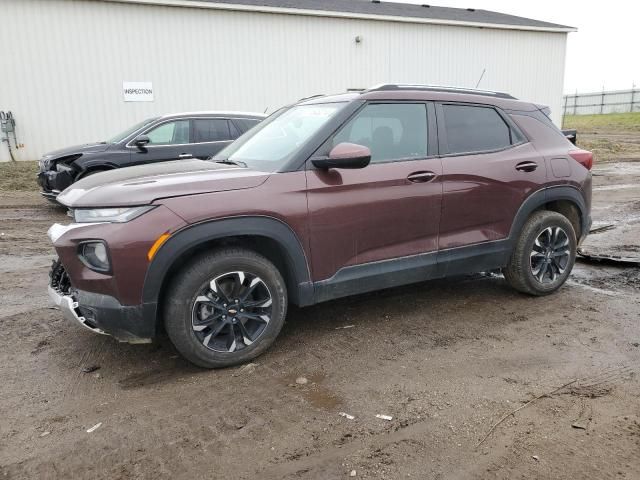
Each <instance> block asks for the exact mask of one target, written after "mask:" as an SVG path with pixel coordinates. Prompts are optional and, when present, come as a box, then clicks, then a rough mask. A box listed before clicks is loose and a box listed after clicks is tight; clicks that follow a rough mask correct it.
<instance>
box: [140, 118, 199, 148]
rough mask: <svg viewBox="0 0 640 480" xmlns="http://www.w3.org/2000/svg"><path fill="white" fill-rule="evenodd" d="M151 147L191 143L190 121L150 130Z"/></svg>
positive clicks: (148, 133)
mask: <svg viewBox="0 0 640 480" xmlns="http://www.w3.org/2000/svg"><path fill="white" fill-rule="evenodd" d="M146 135H147V136H148V137H149V140H150V142H149V145H180V144H184V143H189V120H176V121H175V122H167V123H163V124H162V125H159V126H157V127H156V128H154V129H152V130H149V131H148V132H147V134H146Z"/></svg>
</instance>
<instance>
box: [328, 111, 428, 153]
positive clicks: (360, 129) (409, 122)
mask: <svg viewBox="0 0 640 480" xmlns="http://www.w3.org/2000/svg"><path fill="white" fill-rule="evenodd" d="M343 142H348V143H356V144H358V145H364V146H366V147H369V149H371V161H372V162H384V161H392V160H401V159H411V158H424V157H426V156H427V108H426V105H425V104H423V103H398V104H395V103H393V104H391V103H385V104H371V105H367V106H366V107H364V108H363V109H362V111H360V112H359V113H358V114H357V115H356V117H355V118H353V119H352V120H350V121H349V122H348V123H347V124H346V125H345V126H344V127H343V128H342V129H341V130H340V131H339V132H338V133H337V134H336V135H335V137H334V138H333V146H335V145H337V144H339V143H343Z"/></svg>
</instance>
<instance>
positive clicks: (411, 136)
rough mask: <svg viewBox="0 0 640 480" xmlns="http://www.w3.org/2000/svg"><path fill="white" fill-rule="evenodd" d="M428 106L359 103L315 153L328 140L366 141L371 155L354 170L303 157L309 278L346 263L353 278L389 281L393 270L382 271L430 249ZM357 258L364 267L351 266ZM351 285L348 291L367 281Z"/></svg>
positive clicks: (328, 274) (433, 219)
mask: <svg viewBox="0 0 640 480" xmlns="http://www.w3.org/2000/svg"><path fill="white" fill-rule="evenodd" d="M431 108H432V106H431V105H430V104H427V103H375V104H373V103H370V104H366V105H365V106H364V107H363V108H362V109H361V110H360V111H359V112H358V113H356V114H355V116H354V117H352V118H351V119H350V120H349V121H347V123H346V124H345V125H344V126H343V127H342V128H341V129H340V130H339V131H338V132H337V133H336V134H335V135H334V136H333V138H331V139H329V140H328V141H327V142H326V143H325V145H324V146H323V147H321V149H320V150H319V152H317V153H316V155H318V154H319V155H326V154H328V152H329V151H330V150H331V148H332V147H333V146H335V145H337V144H339V143H342V142H349V143H355V144H360V145H365V146H367V147H369V148H370V149H371V154H372V158H371V163H370V164H369V165H368V166H367V167H365V168H363V169H356V170H347V169H329V170H320V169H316V168H314V167H313V166H312V165H311V163H310V166H309V169H308V171H307V188H308V204H309V216H310V221H309V229H310V246H311V256H312V276H313V279H314V281H316V282H317V281H325V280H327V279H331V278H332V277H334V276H336V273H337V272H341V274H342V275H344V274H345V272H349V271H351V272H352V273H355V275H353V276H354V278H358V277H360V275H361V274H362V275H364V276H366V275H368V274H375V275H376V276H377V277H378V280H380V278H386V279H387V280H386V282H387V283H384V282H383V284H380V283H379V282H378V284H376V285H375V288H381V287H387V286H393V285H394V284H395V282H396V281H400V280H399V277H395V279H394V277H393V275H391V274H390V275H388V276H386V277H385V273H387V272H388V273H391V272H394V271H395V272H397V271H398V269H400V270H402V269H403V268H405V267H406V268H408V269H410V268H412V266H415V265H414V262H419V261H420V260H419V256H421V255H423V254H429V252H435V251H436V250H437V246H438V227H439V223H440V208H441V200H442V184H441V180H440V176H441V162H440V159H439V158H436V157H435V156H432V155H434V154H435V145H432V143H435V140H433V141H431V142H430V141H429V140H428V139H429V138H434V139H435V136H432V137H430V136H429V132H428V130H429V128H432V129H433V128H435V125H434V124H432V122H433V123H435V121H434V120H435V115H434V114H433V112H432V110H431ZM432 119H433V120H432ZM434 133H435V132H434ZM433 257H434V259H435V255H433ZM427 263H428V262H427ZM416 265H417V264H416ZM422 265H423V267H424V265H425V264H424V263H423V264H422ZM362 266H364V270H362V269H361V270H360V271H359V272H354V271H353V268H356V269H357V268H358V267H362ZM367 272H368V273H367ZM424 273H425V271H424V268H422V270H421V274H424ZM346 274H347V276H348V275H349V273H346ZM339 275H340V274H339ZM339 275H338V276H339ZM338 276H336V278H337V277H338ZM407 278H409V277H406V276H405V280H406V279H407ZM362 280H363V282H366V278H363V279H362ZM328 281H329V282H330V281H331V280H328ZM356 282H358V280H356ZM400 283H408V282H400ZM357 287H358V288H355V291H366V290H372V289H373V288H366V286H364V285H358V286H357ZM360 287H363V288H360ZM372 287H373V286H372ZM343 293H344V294H349V293H352V292H351V291H346V290H345V292H343ZM332 296H333V297H335V296H340V295H336V292H334V293H333V294H332Z"/></svg>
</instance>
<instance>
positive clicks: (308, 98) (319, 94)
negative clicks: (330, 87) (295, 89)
mask: <svg viewBox="0 0 640 480" xmlns="http://www.w3.org/2000/svg"><path fill="white" fill-rule="evenodd" d="M318 97H324V93H318V94H317V95H310V96H308V97H302V98H301V99H299V100H298V102H304V101H305V100H311V99H312V98H318Z"/></svg>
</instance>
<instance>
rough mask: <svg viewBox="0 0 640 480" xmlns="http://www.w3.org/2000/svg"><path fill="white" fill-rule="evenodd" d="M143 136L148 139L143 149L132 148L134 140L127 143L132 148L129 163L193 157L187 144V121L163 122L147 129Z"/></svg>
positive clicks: (188, 126)
mask: <svg viewBox="0 0 640 480" xmlns="http://www.w3.org/2000/svg"><path fill="white" fill-rule="evenodd" d="M144 135H146V136H148V137H149V143H148V144H147V145H146V147H145V148H144V149H140V148H137V147H135V146H133V143H134V141H135V140H132V141H131V142H129V145H131V147H130V148H133V150H132V154H131V161H132V162H133V163H134V164H140V163H150V162H162V161H167V160H176V159H179V158H191V157H192V155H193V153H192V151H191V148H190V147H191V146H190V143H189V136H190V122H189V119H174V120H167V121H164V122H162V123H160V124H158V125H154V126H153V127H151V128H149V129H148V130H147V131H145V132H144Z"/></svg>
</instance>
